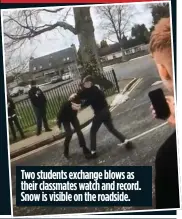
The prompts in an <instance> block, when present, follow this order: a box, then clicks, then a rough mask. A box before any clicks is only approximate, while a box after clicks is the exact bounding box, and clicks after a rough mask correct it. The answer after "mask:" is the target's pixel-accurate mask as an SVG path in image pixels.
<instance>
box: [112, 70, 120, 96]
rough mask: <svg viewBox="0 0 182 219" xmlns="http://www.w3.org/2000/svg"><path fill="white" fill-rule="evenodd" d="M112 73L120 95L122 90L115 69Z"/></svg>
mask: <svg viewBox="0 0 182 219" xmlns="http://www.w3.org/2000/svg"><path fill="white" fill-rule="evenodd" d="M112 73H113V76H114V81H115V83H116V88H117V92H118V93H120V89H119V85H118V80H117V78H116V73H115V71H114V69H112Z"/></svg>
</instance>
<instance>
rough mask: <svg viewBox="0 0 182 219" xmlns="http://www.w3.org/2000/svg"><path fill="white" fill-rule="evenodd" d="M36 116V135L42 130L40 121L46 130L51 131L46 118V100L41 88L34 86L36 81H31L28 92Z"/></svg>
mask: <svg viewBox="0 0 182 219" xmlns="http://www.w3.org/2000/svg"><path fill="white" fill-rule="evenodd" d="M28 95H29V98H30V101H31V103H32V106H33V109H34V112H35V115H36V118H37V136H38V135H40V134H41V132H42V122H43V124H44V128H45V131H46V132H51V131H52V130H51V129H50V128H49V125H48V122H47V118H46V108H47V100H46V97H45V95H44V93H43V92H42V90H41V89H40V88H39V87H37V86H36V81H34V80H32V81H31V89H30V90H29V92H28Z"/></svg>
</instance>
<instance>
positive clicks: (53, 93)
mask: <svg viewBox="0 0 182 219" xmlns="http://www.w3.org/2000/svg"><path fill="white" fill-rule="evenodd" d="M103 76H104V77H105V78H106V79H108V80H109V81H111V82H112V84H113V87H112V88H110V89H108V90H106V91H105V95H106V96H110V95H112V94H114V93H117V92H119V87H118V82H117V79H116V75H115V72H114V70H111V71H109V72H105V73H104V74H103ZM79 83H80V80H76V81H73V82H70V83H68V84H66V85H62V86H61V85H59V86H56V85H55V87H54V88H52V89H50V90H48V91H45V92H44V94H45V96H46V98H47V119H48V120H49V121H50V120H53V121H54V120H56V117H57V113H58V111H59V109H60V106H61V104H62V103H63V102H64V101H65V100H67V99H68V97H69V96H70V95H71V94H72V93H75V92H77V91H78V85H79ZM15 105H16V112H17V115H18V117H19V121H20V124H21V126H22V128H23V130H24V131H25V130H27V129H29V128H30V127H32V126H34V125H35V124H36V117H35V114H34V111H33V107H32V104H31V102H30V99H29V98H26V99H23V100H20V101H17V102H16V103H15Z"/></svg>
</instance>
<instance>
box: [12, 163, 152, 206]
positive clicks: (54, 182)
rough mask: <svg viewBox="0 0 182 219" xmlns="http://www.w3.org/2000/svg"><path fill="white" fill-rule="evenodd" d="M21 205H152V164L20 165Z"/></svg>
mask: <svg viewBox="0 0 182 219" xmlns="http://www.w3.org/2000/svg"><path fill="white" fill-rule="evenodd" d="M16 204H17V206H69V207H70V206H92V207H93V206H152V167H147V166H145V167H104V166H103V167H96V166H95V167H47V166H46V167H35V166H34V167H17V169H16Z"/></svg>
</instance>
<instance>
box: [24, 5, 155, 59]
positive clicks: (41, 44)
mask: <svg viewBox="0 0 182 219" xmlns="http://www.w3.org/2000/svg"><path fill="white" fill-rule="evenodd" d="M135 7H136V11H137V13H136V15H135V16H134V17H133V18H132V23H133V24H143V23H144V24H145V25H146V27H147V28H150V27H151V25H152V15H151V11H150V9H147V7H146V4H141V3H140V4H136V3H135ZM51 9H52V8H51ZM71 14H72V13H71ZM58 16H60V14H59V15H56V14H55V13H54V14H51V15H50V16H48V13H46V16H45V15H44V14H42V15H41V20H42V21H43V22H45V23H46V22H48V23H49V22H50V20H51V21H52V23H54V21H55V22H56V21H57V20H58V18H59V17H58ZM91 16H92V20H93V24H94V27H95V38H96V41H97V43H99V42H100V41H101V40H103V39H106V38H105V37H106V33H104V32H103V30H102V29H101V28H100V24H101V18H100V17H99V15H98V14H97V13H96V10H95V7H92V8H91ZM67 22H68V23H70V24H72V25H74V17H73V15H70V16H68V18H67ZM128 34H129V33H128ZM112 40H114V41H115V40H116V39H115V37H112ZM72 43H74V44H75V45H76V47H77V48H78V46H79V43H78V39H77V36H76V35H74V34H72V33H71V32H70V31H66V30H63V29H61V30H59V32H58V31H50V32H48V33H46V34H42V35H41V36H39V37H37V39H36V41H35V40H33V41H32V42H31V43H30V45H29V46H28V47H27V49H26V51H27V52H28V51H31V50H33V51H34V52H33V56H34V57H39V56H43V55H46V54H49V53H52V52H55V51H59V50H62V49H65V48H67V47H70V45H71V44H72ZM108 43H112V42H109V41H108ZM35 47H36V49H35Z"/></svg>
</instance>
